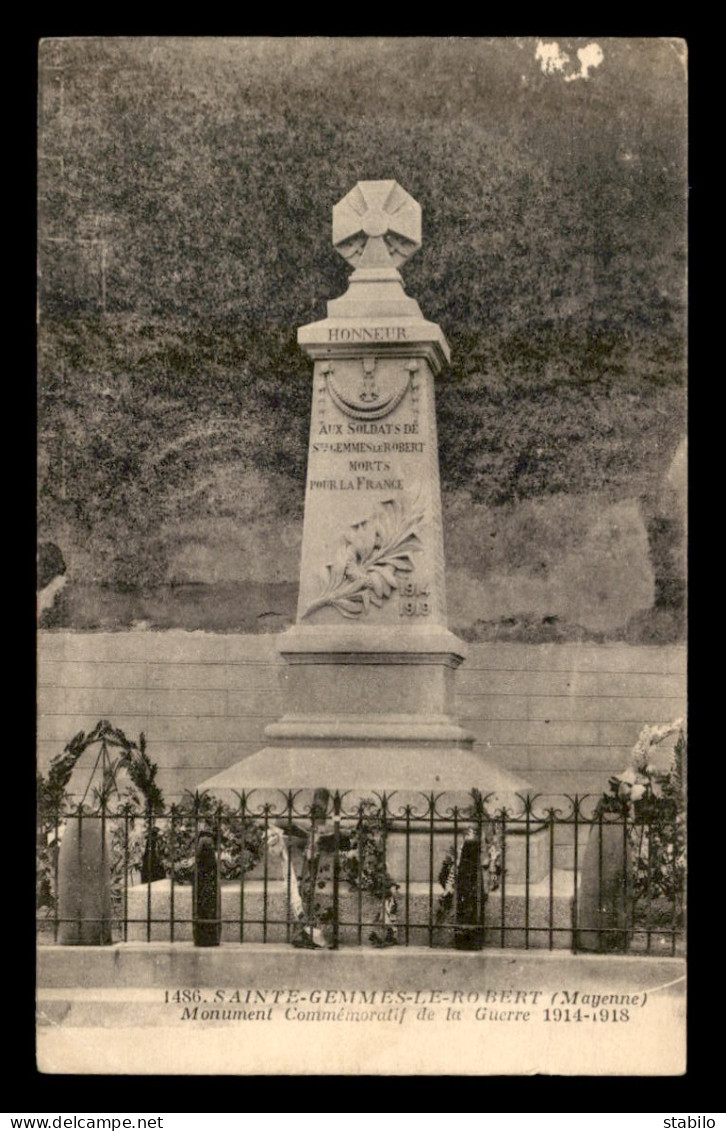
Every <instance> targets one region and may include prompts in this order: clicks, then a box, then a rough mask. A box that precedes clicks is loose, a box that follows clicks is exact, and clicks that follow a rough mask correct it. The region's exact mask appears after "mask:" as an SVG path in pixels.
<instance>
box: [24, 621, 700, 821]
mask: <svg viewBox="0 0 726 1131" xmlns="http://www.w3.org/2000/svg"><path fill="white" fill-rule="evenodd" d="M275 645H276V637H275V636H274V635H256V636H243V635H229V634H214V633H204V632H189V633H187V632H165V633H155V632H143V631H140V632H129V633H71V632H43V631H41V632H40V633H39V638H38V762H39V768H40V770H41V771H43V772H45V771H46V770H47V767H48V764H49V762H50V759H51V758H52V757H53V756H54V755H55V754H58V753H61V752H62V750H63V747H64V746H65V744H66V743H67V742H68V741H69V740H70V738H72V736H73V735H74V734H75V733H76V732H77V731H79V730H81V729H84V730H88V729H89V728H90V727H92V726H93V725H94V723H96V722H97V721H98V720H99V719H100V718H107V719H109V720H110V721H111V722H112V723H113V724H114V725H115V726H120V727H121V728H122V729H123V730H124V731H125V732H126V734H127V735H128V736H129V737H130V738H136V737H137V736H138V734H139V732H140V731H144V733H145V734H146V738H147V741H148V753H149V755H150V757H151V758H152V759H153V760H154V761H156V762H157V763H158V764H159V767H160V774H159V777H160V784H161V786H162V789H163V790H164V793H165V797H166V799H167V801H171V800H174V799H175V798H177V797H178V796H179V795H180V794H181V793H182V792H183V791H184V790H185V789H193V788H194V787H195V786H196V785H197V784H198V783H199V782H201V781H203V780H204V779H205V778H208V777H210V776H211V775H212V774H213V773H215V772H217V771H218V770H221V769H223V768H225V767H226V766H228V765H230V764H232V763H233V762H235V761H238V760H239V759H240V758H242V757H244V756H245V755H246V754H253V753H254V752H255V751H256V750H258V749H260V748H261V747H262V746H263V745H265V744H266V743H265V740H264V737H263V729H264V727H265V725H266V724H267V723H268V722H272V721H273V720H274V719H276V718H277V717H278V716H279V715H280V714H281V713H283V711H284V704H283V701H282V695H281V693H280V690H279V687H278V658H277V652H276V646H275ZM685 666H686V660H685V648H684V647H683V646H681V645H671V646H659V647H656V646H634V645H628V644H604V645H594V644H516V643H511V644H510V643H484V644H481V643H480V644H471V645H470V646H469V657H468V659H467V661H466V663H465V664H464V665H463V667H462V668H460V669H459V672H458V675H457V688H458V695H457V709H458V714H459V717H460V719H461V720H462V722H463V723H464V725H465V726H466V727H467V728H469V729H471V731H473V733H474V734H475V735H476V736H477V740H478V744H477V747H476V749H479V750H481V751H482V752H483V753H485V754H486V756H487V757H488V758H490V759H492V760H494V761H496V762H499V763H500V764H501V765H503V766H504V767H506V768H508V769H511V770H513V771H517V772H519V773H520V774H521V775H522V776H523V777H524V778H526V779H527V781H529V782H530V783H531V784H532V786H533V787H534V788H535V789H537V790H542V791H547V792H556V793H561V792H568V791H569V792H572V791H575V790H576V791H579V792H584V791H597V792H599V791H600V790H602V789H603V788H605V786H606V785H607V779H608V776H609V775H610V774H611V773H613V772H615V771H618V770H620V769H621V768H622V767H623V766H624V764H625V763H626V762H627V759H628V755H629V751H630V748H631V747H632V745H633V743H634V742H635V739H636V738H637V736H638V733H639V731H640V729H641V727H642V726H643V725H644V724H646V723H663V722H667V721H670V720H672V719H674V718H677V717H678V716H680V715H682V714H684V713H685V705H686V676H685ZM289 784H290V785H294V783H289ZM331 784H334V783H333V782H331ZM472 784H474V783H472ZM385 785H386V783H385V782H381V787H382V788H383V787H385Z"/></svg>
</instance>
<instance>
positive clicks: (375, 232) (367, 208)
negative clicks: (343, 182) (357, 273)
mask: <svg viewBox="0 0 726 1131" xmlns="http://www.w3.org/2000/svg"><path fill="white" fill-rule="evenodd" d="M420 246H421V205H420V204H418V203H417V202H416V201H415V200H414V199H413V197H412V196H409V194H408V193H407V192H406V190H405V189H402V188H401V186H400V185H399V184H398V183H397V182H396V181H358V184H357V185H356V186H355V188H354V189H352V190H351V192H349V193H348V195H347V196H344V197H343V199H342V200H340V201H339V202H338V203H337V204H336V205H335V207H334V208H333V247H334V248H335V249H336V251H338V252H340V254H341V255H342V256H343V258H344V259H346V260H347V261H348V263H350V264H351V266H353V267H356V268H357V267H400V266H401V265H402V264H403V263H405V262H406V260H407V259H410V258H411V256H412V255H413V254H414V252H416V251H418V249H419V248H420Z"/></svg>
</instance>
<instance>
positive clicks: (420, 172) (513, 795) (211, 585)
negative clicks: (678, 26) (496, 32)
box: [36, 36, 688, 1077]
mask: <svg viewBox="0 0 726 1131" xmlns="http://www.w3.org/2000/svg"><path fill="white" fill-rule="evenodd" d="M687 56H688V51H687V44H686V43H685V41H683V40H681V39H676V38H668V37H652V38H625V37H623V38H612V37H600V38H598V37H593V38H587V37H562V36H560V37H556V36H551V37H547V36H544V37H537V36H524V37H493V38H492V37H465V36H451V37H449V36H439V37H436V36H419V37H395V36H388V37H365V36H361V37H354V36H309V37H307V36H303V37H290V36H269V37H266V36H244V37H238V38H223V37H213V36H210V37H202V36H200V37H180V36H169V37H166V36H149V37H113V36H89V37H75V36H72V37H68V38H62V37H61V38H50V39H44V40H42V41H41V42H40V43H39V46H38V134H37V144H38V185H37V192H38V197H37V200H38V205H37V208H38V234H37V277H38V284H37V343H38V375H37V405H38V407H37V424H38V427H37V455H38V471H37V510H36V517H37V569H36V582H37V584H36V591H37V690H36V696H37V804H36V827H37V834H36V939H37V990H36V998H37V1000H36V1004H37V1022H36V1056H37V1066H38V1069H39V1071H40V1072H41V1073H44V1074H48V1075H52V1076H58V1075H62V1074H77V1075H88V1076H93V1075H117V1076H128V1075H132V1074H134V1075H147V1076H154V1075H168V1074H172V1075H179V1076H182V1075H192V1076H194V1075H197V1076H212V1075H217V1076H222V1075H223V1076H255V1075H267V1076H280V1077H284V1076H303V1075H321V1076H332V1075H345V1076H399V1077H400V1076H414V1075H424V1074H425V1075H430V1076H447V1075H448V1076H465V1077H476V1076H482V1077H487V1076H489V1077H491V1076H522V1077H524V1076H532V1075H534V1074H539V1075H544V1076H578V1075H579V1076H600V1077H608V1076H611V1077H617V1076H641V1077H645V1076H650V1077H675V1076H682V1075H683V1074H684V1073H685V1071H686V904H687V891H686V878H687V851H686V768H687V719H686V705H687V697H686V663H687V653H686V638H687V637H686V627H687V620H686V617H687V607H686V591H687V578H686V542H687V484H688V472H687V440H686V431H687V385H686V371H687V365H686V362H687V341H686V333H687V330H686V309H687V275H686V272H687V252H688V242H687V196H688V180H687V161H688V138H687V105H688V102H687V100H688V81H687V66H688V58H687Z"/></svg>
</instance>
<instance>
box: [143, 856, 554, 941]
mask: <svg viewBox="0 0 726 1131" xmlns="http://www.w3.org/2000/svg"><path fill="white" fill-rule="evenodd" d="M149 886H150V891H149ZM149 886H147V885H146V884H143V885H139V886H138V887H132V888H130V889H129V893H128V919H129V920H130V922H129V924H128V935H127V940H126V941H128V942H145V941H148V942H156V943H158V942H172V941H173V942H189V941H190V940H191V939H192V923H191V915H192V898H191V896H192V889H191V886H190V885H188V884H176V885H175V886H174V923H173V932H172V924H171V914H170V911H171V882H170V881H169V880H156V881H155V882H154V883H152V884H151V885H149ZM442 894H443V892H442V889H441V888H440V887H439V885H438V884H434V886H433V891H432V889H431V888H430V885H429V884H428V883H411V884H409V885H408V890H407V891H406V890H405V889H404V888H402V889H401V890H400V891H399V893H398V908H399V909H398V938H399V943H400V944H402V945H403V944H405V945H408V946H434V947H453V946H454V924H453V922H448V921H446V922H443V923H437V911H438V906H439V897H440V896H441V895H442ZM221 895H222V920H223V923H222V942H223V943H225V942H227V943H233V942H240V941H242V942H249V943H260V942H269V943H284V942H291V940H292V938H293V935H294V929H295V922H294V917H293V916H292V914H291V913H290V911H289V906H288V894H287V885H286V883H285V882H284V881H282V880H268V883H267V900H265V888H264V883H263V882H262V881H261V880H248V881H247V882H246V883H245V889H244V920H245V923H244V932H243V935H242V938H241V939H240V885H239V882H238V881H227V882H224V883H223V884H222V885H221ZM572 895H573V883H572V874H571V873H560V872H555V873H554V874H553V884H552V891H551V892H550V886H549V879H545V880H543V881H540V883H538V884H533V883H530V885H529V898H527V890H526V887H525V885H524V884H516V883H513V882H507V885H506V889H505V899H504V916H502V896H501V892H499V891H497V892H492V893H491V894H490V895H489V898H488V900H487V903H486V911H485V922H484V943H485V945H487V946H494V947H501V946H504V947H517V948H523V947H530V948H553V949H562V948H570V947H571V946H572V931H571V921H572ZM339 907H340V922H339V930H338V941H339V943H340V945H341V946H361V945H362V946H370V945H371V942H370V938H369V936H370V934H371V932H372V931H374V930H376V931H377V932H378V933H379V934H380V933H381V925H380V912H381V904H380V901H379V900H376V899H373V898H372V897H371V896H369V895H366V894H361V893H359V892H357V891H353V892H351V891H350V890H348V889H347V885H345V884H343V885H341V890H340V897H339ZM406 911H407V912H408V914H407V915H406ZM147 918H148V921H147ZM406 918H407V919H408V924H409V925H408V928H406V924H405V921H404V920H405V919H406ZM326 930H327V928H326Z"/></svg>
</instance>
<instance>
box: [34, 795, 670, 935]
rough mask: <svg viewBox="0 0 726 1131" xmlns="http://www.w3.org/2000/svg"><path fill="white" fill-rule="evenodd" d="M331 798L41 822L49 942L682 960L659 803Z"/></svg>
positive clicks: (188, 805)
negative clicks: (508, 951) (514, 950)
mask: <svg viewBox="0 0 726 1131" xmlns="http://www.w3.org/2000/svg"><path fill="white" fill-rule="evenodd" d="M644 801H645V802H647V803H641V804H639V805H633V804H632V802H629V801H625V800H624V801H622V802H616V801H614V800H613V799H612V798H611V799H608V803H607V804H605V803H604V802H603V798H602V796H594V795H572V796H570V795H558V796H548V795H535V796H532V795H514V796H509V797H506V798H500V797H493V796H487V795H482V794H480V793H478V792H477V791H476V790H473V791H471V793H470V794H468V795H466V794H451V793H441V794H421V793H407V794H403V793H401V792H400V791H398V792H396V793H389V794H386V793H383V792H382V793H371V795H370V796H368V797H360V796H359V795H357V796H356V797H355V798H354V797H353V796H352V795H351V794H350V793H345V792H338V791H328V790H323V789H321V790H316V791H314V792H313V791H311V790H297V791H279V792H277V793H272V792H270V791H267V792H265V793H263V792H261V791H250V792H247V793H241V794H239V795H235V800H234V803H233V804H228V803H226V802H222V801H220V800H218V799H216V798H214V797H211V796H210V795H208V794H195V795H189V796H187V797H185V798H184V799H183V800H182V801H181V802H180V803H179V804H176V805H172V806H171V807H169V808H161V807H156V808H155V807H153V806H146V807H145V808H144V807H141V808H140V807H138V806H134V805H131V804H122V805H118V806H116V807H113V806H112V805H111V803H110V802H109V801H108V800H104V798H100V799H97V801H96V803H95V806H88V805H86V804H81V805H76V806H70V807H66V806H64V807H63V808H59V809H57V810H56V811H54V812H53V813H52V814H51V815H50V817H49V816H48V815H47V814H46V819H45V820H44V821H43V823H42V824H41V826H40V827H39V830H38V896H37V904H38V930H39V938H40V940H41V942H48V943H60V944H68V945H73V944H89V945H92V944H104V943H111V942H134V941H136V942H139V941H141V942H168V943H175V942H183V941H186V940H193V941H194V942H195V943H196V944H197V945H200V946H205V945H218V944H219V943H222V944H224V943H225V942H237V943H245V942H261V943H289V944H290V945H292V946H298V947H313V948H314V947H330V948H332V949H336V948H339V947H341V946H378V947H386V946H396V945H398V946H426V947H455V948H457V949H467V950H477V949H481V948H484V947H521V948H525V949H531V948H545V949H548V950H553V949H562V948H564V949H569V950H575V951H581V950H582V951H601V952H611V953H617V952H621V953H625V952H628V953H642V954H660V955H663V954H665V955H675V954H680V953H682V951H683V946H684V941H683V938H684V920H685V829H684V823H683V816H682V813H681V812H680V811H679V809H678V808H677V807H676V806H674V805H673V804H670V803H669V804H664V803H663V802H662V799H658V798H650V799H648V798H645V799H644Z"/></svg>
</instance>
